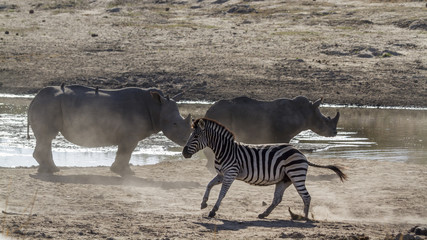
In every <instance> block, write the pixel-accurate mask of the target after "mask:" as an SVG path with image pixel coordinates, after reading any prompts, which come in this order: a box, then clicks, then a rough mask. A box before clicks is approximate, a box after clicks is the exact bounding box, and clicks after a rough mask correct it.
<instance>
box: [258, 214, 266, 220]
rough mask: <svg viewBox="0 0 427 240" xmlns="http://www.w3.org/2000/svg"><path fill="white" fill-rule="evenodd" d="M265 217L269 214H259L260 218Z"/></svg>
mask: <svg viewBox="0 0 427 240" xmlns="http://www.w3.org/2000/svg"><path fill="white" fill-rule="evenodd" d="M265 217H267V215H265V214H263V213H261V214H260V215H258V218H259V219H264V218H265Z"/></svg>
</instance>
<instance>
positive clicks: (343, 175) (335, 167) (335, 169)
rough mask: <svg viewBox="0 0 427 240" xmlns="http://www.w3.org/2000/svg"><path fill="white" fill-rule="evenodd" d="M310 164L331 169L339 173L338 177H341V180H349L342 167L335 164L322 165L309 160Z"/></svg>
mask: <svg viewBox="0 0 427 240" xmlns="http://www.w3.org/2000/svg"><path fill="white" fill-rule="evenodd" d="M307 162H308V161H307ZM308 165H310V166H312V167H318V168H328V169H331V170H332V171H334V172H335V173H336V174H337V175H338V177H340V179H341V182H344V180H347V175H346V174H345V173H343V172H342V170H341V168H339V167H337V166H335V165H327V166H322V165H317V164H314V163H311V162H308Z"/></svg>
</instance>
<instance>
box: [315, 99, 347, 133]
mask: <svg viewBox="0 0 427 240" xmlns="http://www.w3.org/2000/svg"><path fill="white" fill-rule="evenodd" d="M322 100H323V99H319V100H317V101H315V102H314V103H313V104H312V106H311V108H312V109H311V110H312V111H313V115H312V117H311V118H310V120H309V128H310V129H311V130H312V131H313V132H315V133H317V134H319V135H321V136H325V137H334V136H336V135H337V124H338V119H339V118H340V113H339V112H337V114H336V115H335V117H334V118H330V117H325V116H324V115H323V114H322V113H321V112H320V110H319V106H320V104H321V103H322Z"/></svg>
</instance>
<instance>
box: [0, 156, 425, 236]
mask: <svg viewBox="0 0 427 240" xmlns="http://www.w3.org/2000/svg"><path fill="white" fill-rule="evenodd" d="M311 161H313V162H315V163H318V164H329V163H332V164H340V165H342V166H344V167H346V170H345V172H346V173H347V174H348V176H349V180H348V181H346V182H344V183H341V182H340V181H339V179H338V177H337V176H336V175H334V174H333V173H332V172H330V171H328V170H324V169H320V170H319V169H318V168H310V169H309V176H308V180H307V188H308V190H309V192H310V194H311V196H312V202H311V214H310V215H311V218H313V217H314V220H315V221H312V222H304V221H291V217H290V214H289V212H288V207H290V208H291V210H292V211H293V212H294V213H298V214H302V208H303V203H302V200H301V198H300V197H299V196H298V194H297V192H296V190H295V189H294V188H293V187H290V188H289V189H287V190H286V192H285V197H284V200H283V201H282V203H281V204H280V205H279V206H278V207H277V208H276V209H275V210H274V211H273V212H272V214H271V215H270V216H269V217H268V218H266V219H258V218H257V216H258V214H259V213H261V212H263V211H264V210H265V208H266V206H264V205H265V203H267V204H270V203H271V200H272V198H273V191H274V187H273V186H269V187H257V186H251V185H248V184H246V183H244V182H240V181H236V182H234V183H233V185H232V187H231V188H230V190H229V192H228V194H227V196H226V197H225V198H224V200H223V202H222V205H221V207H220V209H219V211H218V212H217V216H216V217H215V218H212V219H210V218H208V217H207V215H208V213H209V211H210V209H211V208H212V206H213V204H214V202H215V201H216V198H217V196H218V192H219V187H214V188H213V190H212V192H211V196H210V200H209V201H208V208H207V209H203V210H200V203H201V200H202V196H203V193H204V190H205V186H206V185H207V183H208V182H209V181H210V180H211V178H212V177H213V175H211V174H210V173H209V171H208V170H207V169H206V167H205V160H186V161H175V162H162V163H159V164H156V165H148V166H134V167H133V170H135V172H136V175H135V176H134V177H130V178H120V177H118V176H117V175H115V174H113V173H111V172H110V171H109V169H108V167H96V168H61V172H59V173H58V174H55V175H53V176H52V175H50V176H49V175H37V174H36V172H37V170H36V168H18V169H0V174H1V178H0V199H1V201H0V209H2V210H3V211H4V212H7V213H8V214H4V213H3V214H2V215H1V226H0V227H1V230H2V232H3V235H7V236H11V237H16V238H26V239H39V238H54V239H282V238H285V239H300V238H301V239H302V238H304V239H395V238H396V236H398V234H399V233H401V234H402V235H407V236H406V237H407V238H405V239H411V238H409V237H418V239H427V236H423V235H415V233H408V232H410V230H411V228H414V227H415V226H423V225H422V224H425V223H426V222H427V211H426V201H427V194H426V193H427V186H426V185H425V184H420V183H425V182H426V181H427V166H425V165H417V164H407V163H393V162H375V161H360V160H354V161H351V160H348V161H345V162H343V161H342V160H339V159H335V160H334V159H332V160H319V159H311ZM424 227H425V225H424ZM0 239H1V235H0ZM397 239H399V238H397Z"/></svg>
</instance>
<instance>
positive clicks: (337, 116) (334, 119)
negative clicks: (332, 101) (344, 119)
mask: <svg viewBox="0 0 427 240" xmlns="http://www.w3.org/2000/svg"><path fill="white" fill-rule="evenodd" d="M338 119H340V112H337V115H335V117H334V118H332V122H334V123H335V125H336V124H337V123H338Z"/></svg>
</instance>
